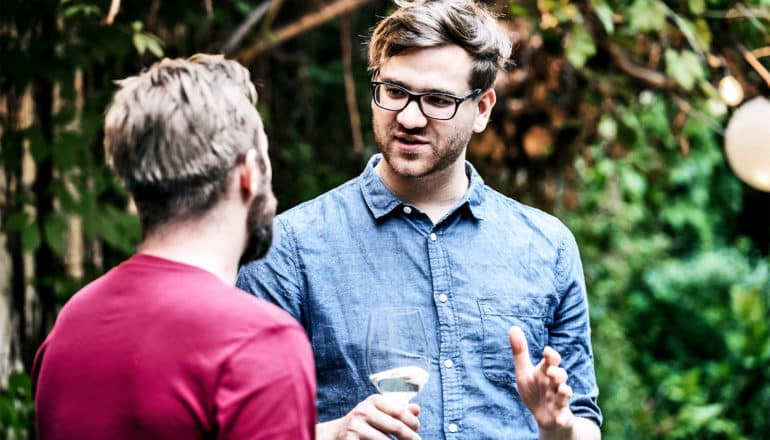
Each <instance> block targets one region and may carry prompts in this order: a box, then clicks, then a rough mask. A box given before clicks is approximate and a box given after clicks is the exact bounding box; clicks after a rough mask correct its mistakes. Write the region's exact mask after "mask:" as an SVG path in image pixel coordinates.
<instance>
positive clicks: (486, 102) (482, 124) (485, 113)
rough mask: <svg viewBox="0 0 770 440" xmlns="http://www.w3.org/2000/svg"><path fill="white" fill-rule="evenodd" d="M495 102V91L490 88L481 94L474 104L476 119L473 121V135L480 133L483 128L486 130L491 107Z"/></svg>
mask: <svg viewBox="0 0 770 440" xmlns="http://www.w3.org/2000/svg"><path fill="white" fill-rule="evenodd" d="M495 102H497V95H496V94H495V89H493V88H491V87H490V88H489V89H487V90H485V91H483V92H481V96H480V97H479V101H478V103H477V104H476V105H477V106H478V108H477V110H478V113H477V114H476V118H475V119H474V120H473V132H474V133H481V132H482V131H484V129H485V128H487V122H489V116H490V115H491V114H492V107H494V106H495Z"/></svg>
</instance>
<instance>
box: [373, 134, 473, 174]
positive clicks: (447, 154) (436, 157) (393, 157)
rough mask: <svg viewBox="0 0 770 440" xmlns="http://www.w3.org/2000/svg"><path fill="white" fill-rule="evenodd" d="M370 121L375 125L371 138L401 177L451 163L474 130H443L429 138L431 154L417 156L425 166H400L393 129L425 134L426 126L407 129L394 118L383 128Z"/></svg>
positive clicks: (447, 165)
mask: <svg viewBox="0 0 770 440" xmlns="http://www.w3.org/2000/svg"><path fill="white" fill-rule="evenodd" d="M372 124H373V126H374V141H375V143H376V144H377V146H378V147H379V149H380V151H381V152H382V156H383V158H384V159H385V161H386V163H387V164H388V165H389V166H390V167H391V168H392V169H393V171H394V172H395V173H396V174H399V175H401V176H402V177H412V178H413V177H417V178H419V177H427V176H430V175H435V174H436V173H438V172H441V171H444V170H446V169H447V168H449V167H450V166H452V165H453V164H454V163H455V162H457V159H458V158H460V156H462V155H463V153H464V152H465V149H466V147H467V145H468V142H469V141H470V139H471V135H472V134H473V133H472V132H471V131H470V130H469V131H468V132H467V133H465V132H463V131H460V130H456V129H455V130H453V131H449V132H446V133H443V134H442V136H443V138H434V139H431V142H432V145H431V148H432V149H431V151H430V156H429V157H427V158H425V157H424V156H423V158H422V159H420V160H421V162H422V163H423V164H424V168H423V169H421V170H408V169H407V168H400V167H399V166H398V159H399V152H398V151H397V149H396V148H393V147H392V142H393V141H394V140H395V137H396V133H404V134H411V135H416V136H423V137H427V130H426V129H425V128H416V129H407V128H405V127H402V126H400V125H399V124H398V123H397V122H394V123H393V125H392V126H390V127H387V128H385V129H384V130H387V131H385V132H383V131H384V130H381V129H380V127H379V126H378V125H377V121H376V120H375V119H373V120H372Z"/></svg>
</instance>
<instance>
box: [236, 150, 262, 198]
mask: <svg viewBox="0 0 770 440" xmlns="http://www.w3.org/2000/svg"><path fill="white" fill-rule="evenodd" d="M240 169H241V171H240V174H241V176H240V177H241V179H240V180H241V191H243V192H244V193H246V194H248V195H249V196H251V197H253V196H254V195H255V194H256V193H257V191H258V190H259V183H260V182H259V167H258V166H257V150H256V149H254V148H250V149H249V151H247V152H246V157H245V158H244V159H243V165H241V167H240Z"/></svg>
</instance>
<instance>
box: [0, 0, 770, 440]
mask: <svg viewBox="0 0 770 440" xmlns="http://www.w3.org/2000/svg"><path fill="white" fill-rule="evenodd" d="M487 3H488V4H489V5H490V7H491V8H493V9H494V10H495V11H496V12H497V13H498V14H499V15H500V20H501V22H503V24H504V25H505V26H506V27H507V29H509V30H510V33H511V37H512V39H513V40H514V41H515V50H514V55H513V61H514V62H515V66H513V67H512V68H511V69H510V71H509V72H507V73H506V74H503V75H501V76H500V77H499V79H498V83H497V86H496V89H497V94H498V104H497V106H496V107H495V109H494V113H493V116H492V121H491V124H490V126H489V128H487V130H486V131H485V132H484V133H482V134H481V135H478V136H477V137H475V138H474V139H473V140H472V142H471V144H470V146H469V151H468V157H469V160H470V161H471V162H472V163H473V164H474V165H475V166H476V167H477V168H478V169H479V171H480V173H481V175H482V176H483V177H484V179H485V181H486V183H487V184H489V185H490V186H492V187H493V188H495V189H497V190H499V191H501V192H503V193H505V194H507V195H509V196H511V197H514V198H516V199H518V200H520V201H522V202H524V203H528V204H531V205H534V206H537V207H539V208H541V209H543V210H545V211H548V212H551V213H553V214H555V215H557V216H558V217H559V218H561V219H562V220H563V221H564V222H565V223H566V224H567V225H568V226H569V227H570V228H571V229H572V231H573V232H574V233H575V235H576V237H577V240H578V243H579V245H580V248H581V253H582V258H583V265H584V268H585V274H586V279H587V284H588V292H589V301H590V307H591V319H592V321H591V323H592V328H593V343H594V351H595V357H596V361H597V376H598V381H599V386H600V390H601V394H600V396H599V398H600V405H601V407H602V410H603V411H604V415H605V425H604V428H603V434H604V438H606V439H760V438H767V437H766V436H767V435H768V433H770V418H768V416H767V413H768V410H769V409H770V319H769V318H770V256H769V254H770V193H768V192H767V191H770V134H768V130H769V127H770V111H769V110H768V107H770V102H768V101H767V98H768V97H770V74H768V68H769V67H770V0H753V1H743V2H735V1H724V0H628V1H625V0H585V1H576V2H570V1H566V0H537V1H534V0H529V1H503V0H498V1H496V2H495V1H489V2H487ZM393 7H394V6H393V4H392V2H389V1H385V0H306V1H298V0H270V1H261V0H220V1H214V0H198V1H189V2H188V1H173V0H134V1H130V2H128V1H125V2H120V1H119V0H112V1H111V0H26V1H14V0H0V50H1V51H2V52H1V53H0V122H1V125H0V141H2V151H1V152H0V161H1V167H0V226H1V227H2V229H1V230H0V292H2V294H1V295H0V439H3V438H4V439H23V438H34V436H35V434H34V423H33V420H34V413H33V401H32V398H31V394H30V383H29V375H28V373H29V370H30V368H31V366H32V359H33V356H34V353H35V350H36V349H37V347H38V345H39V344H40V342H41V341H42V339H43V338H44V337H45V335H46V334H47V332H48V331H49V330H50V328H51V326H52V324H53V322H54V320H55V318H56V314H57V311H58V310H59V308H60V307H61V306H62V304H64V303H65V302H66V301H67V299H68V298H69V297H70V296H71V295H72V294H73V293H74V292H75V291H76V290H77V289H78V288H80V287H82V286H83V285H84V284H85V283H87V282H89V281H90V280H92V279H94V278H95V277H97V276H99V275H100V274H102V273H103V272H104V271H105V270H107V269H109V268H110V267H112V266H114V265H116V264H118V263H119V262H120V261H122V260H123V259H125V258H126V257H127V256H128V255H130V254H131V253H132V252H133V250H134V247H135V245H136V244H137V243H138V242H139V240H140V238H141V231H140V228H139V222H138V220H137V217H136V216H135V214H134V213H133V211H132V209H131V205H130V201H129V200H128V198H127V194H126V192H125V191H124V190H123V189H121V187H120V185H119V184H118V182H117V180H116V178H115V176H114V175H113V173H112V172H111V171H110V170H108V169H107V168H106V166H105V164H104V150H103V147H102V129H103V125H102V124H103V116H104V111H105V108H106V106H107V103H108V102H109V100H110V98H111V94H112V93H113V92H114V90H115V85H114V83H113V80H115V79H119V78H123V77H125V76H128V75H133V74H135V73H137V72H138V71H139V70H141V69H142V68H143V67H147V66H149V65H150V64H151V63H153V62H154V61H156V60H157V59H159V58H160V57H163V56H169V57H187V56H189V55H192V54H193V53H196V52H212V53H225V54H227V55H228V56H229V57H232V58H235V59H238V60H240V61H241V62H242V63H243V64H244V65H246V66H247V67H248V68H249V69H250V70H251V72H252V78H253V79H254V81H255V83H256V84H257V89H258V91H259V95H260V99H259V104H258V107H259V110H260V113H261V114H262V116H263V118H264V120H265V122H266V128H267V133H268V136H269V139H270V152H271V157H272V161H273V168H274V171H273V172H274V190H275V192H276V195H277V197H278V200H279V204H280V206H279V210H284V209H287V208H290V207H292V206H294V205H295V204H297V203H298V202H301V201H304V200H307V199H309V198H311V197H314V196H316V195H318V194H320V193H322V192H324V191H326V190H328V189H330V188H332V187H333V186H335V185H338V184H340V183H342V182H344V181H346V180H347V179H349V178H352V177H354V176H356V175H358V174H359V173H360V171H361V170H362V168H363V165H364V164H365V162H366V160H367V159H368V157H369V156H370V155H371V154H373V153H374V152H376V147H375V145H374V143H373V139H372V133H371V110H370V96H369V87H368V79H369V76H368V74H367V72H366V61H365V55H364V54H365V46H364V43H365V41H366V37H367V35H368V34H369V30H370V28H371V26H372V25H373V24H374V23H375V22H376V20H377V18H378V17H381V16H384V15H386V14H388V13H389V12H390V11H391V10H392V9H393ZM731 125H732V127H731ZM731 132H732V134H731ZM731 136H734V139H733V140H731V139H730V137H731ZM726 146H727V148H725V147H726ZM747 148H748V150H747ZM741 149H743V150H741ZM763 167H765V168H763ZM763 172H764V173H767V174H765V175H764V176H766V177H767V179H768V180H763V177H762V176H763V174H762V173H763ZM737 175H740V176H741V177H742V179H740V178H738V177H737ZM747 182H748V183H747ZM83 343H84V344H87V343H88V341H83ZM72 374H77V372H76V371H73V372H72ZM84 417H87V415H84Z"/></svg>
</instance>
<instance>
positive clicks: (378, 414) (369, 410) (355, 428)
mask: <svg viewBox="0 0 770 440" xmlns="http://www.w3.org/2000/svg"><path fill="white" fill-rule="evenodd" d="M419 414H420V407H419V406H417V405H415V404H409V405H408V406H404V405H403V404H402V403H399V402H395V401H393V400H390V399H388V398H387V397H385V396H382V395H380V394H373V395H371V396H369V397H367V398H366V400H364V401H363V402H361V403H359V404H358V405H356V407H355V408H353V409H352V410H351V411H350V412H349V413H348V414H347V415H345V417H342V418H341V419H337V420H333V421H330V422H326V423H321V424H319V425H318V429H317V430H316V436H317V438H318V439H319V440H327V439H328V440H331V439H334V440H389V439H390V437H388V434H390V435H393V436H395V437H396V438H397V439H398V440H419V438H420V436H419V435H417V432H416V431H417V429H418V428H419V427H420V422H419V421H418V420H417V416H418V415H419Z"/></svg>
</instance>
